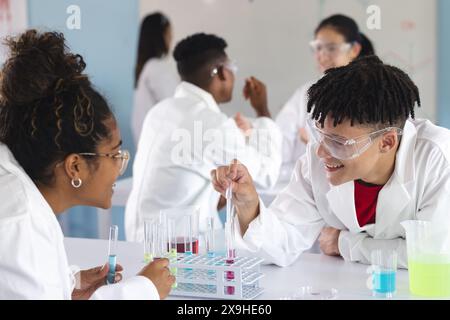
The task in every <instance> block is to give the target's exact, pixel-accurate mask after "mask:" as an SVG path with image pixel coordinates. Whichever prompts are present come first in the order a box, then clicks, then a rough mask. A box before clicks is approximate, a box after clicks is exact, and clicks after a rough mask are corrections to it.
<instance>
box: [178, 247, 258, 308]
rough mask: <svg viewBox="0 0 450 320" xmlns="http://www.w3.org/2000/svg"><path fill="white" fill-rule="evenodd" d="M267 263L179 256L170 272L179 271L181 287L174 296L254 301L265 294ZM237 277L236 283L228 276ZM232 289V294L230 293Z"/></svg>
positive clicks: (238, 258) (234, 279)
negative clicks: (262, 268) (263, 281)
mask: <svg viewBox="0 0 450 320" xmlns="http://www.w3.org/2000/svg"><path fill="white" fill-rule="evenodd" d="M262 262H263V259H260V258H253V257H236V258H234V262H233V263H230V261H227V258H226V257H225V256H215V257H211V256H210V255H206V254H205V255H185V254H178V257H177V261H176V262H174V263H171V264H170V268H176V269H177V274H176V278H177V285H176V287H175V288H173V289H172V291H171V293H170V295H171V296H183V297H197V298H213V299H232V300H252V299H254V298H256V297H257V296H259V295H260V294H261V293H263V292H264V289H263V288H261V287H259V280H260V279H261V278H262V277H264V274H263V273H261V272H260V265H261V263H262ZM230 272H231V273H232V274H233V277H232V279H230V277H229V276H228V277H227V275H229V274H230ZM230 287H232V288H233V289H232V290H229V289H230Z"/></svg>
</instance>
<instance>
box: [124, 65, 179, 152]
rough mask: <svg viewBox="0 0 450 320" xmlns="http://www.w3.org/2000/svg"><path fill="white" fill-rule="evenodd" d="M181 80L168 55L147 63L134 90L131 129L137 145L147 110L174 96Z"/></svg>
mask: <svg viewBox="0 0 450 320" xmlns="http://www.w3.org/2000/svg"><path fill="white" fill-rule="evenodd" d="M179 82H180V77H179V76H178V74H177V73H176V71H175V65H174V63H173V62H172V60H170V59H169V58H168V57H164V58H159V59H157V58H153V59H150V60H149V61H147V62H146V63H145V65H144V67H143V68H142V72H141V74H140V76H139V79H138V83H137V86H136V89H135V90H134V106H133V112H132V115H131V119H132V120H131V129H132V131H133V139H134V143H135V145H136V146H137V144H138V141H139V137H140V135H141V131H142V125H143V123H144V119H145V115H146V114H147V112H148V111H149V110H150V109H151V108H153V107H154V106H155V105H156V104H157V103H158V102H160V101H162V100H164V99H166V98H169V97H172V96H173V94H174V93H175V88H176V86H177V85H178V83H179Z"/></svg>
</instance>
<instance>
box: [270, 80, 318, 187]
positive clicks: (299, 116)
mask: <svg viewBox="0 0 450 320" xmlns="http://www.w3.org/2000/svg"><path fill="white" fill-rule="evenodd" d="M313 84H314V82H308V83H306V84H305V85H303V86H301V87H300V88H298V89H297V90H296V91H295V92H294V94H293V95H292V97H291V98H290V99H289V100H288V102H286V104H285V105H284V106H283V108H281V110H280V112H279V113H278V115H277V117H276V120H275V121H276V123H277V125H278V126H279V127H280V130H281V133H282V134H283V162H282V167H281V171H280V180H282V181H284V180H289V179H290V177H291V174H292V171H293V170H294V168H295V164H296V163H297V160H298V159H299V158H300V157H301V156H302V155H303V154H304V153H305V152H306V145H305V144H304V143H303V142H302V141H301V140H300V138H299V135H298V130H299V129H300V128H306V118H307V115H308V112H307V109H308V89H309V88H310V87H311V86H312V85H313Z"/></svg>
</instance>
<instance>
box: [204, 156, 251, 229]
mask: <svg viewBox="0 0 450 320" xmlns="http://www.w3.org/2000/svg"><path fill="white" fill-rule="evenodd" d="M211 179H212V184H213V187H214V189H215V190H216V191H218V192H219V193H221V194H222V195H223V196H224V197H225V198H226V197H227V189H228V187H229V186H230V185H231V186H232V195H231V196H232V201H233V204H234V206H235V209H236V213H237V217H238V219H239V224H240V226H241V230H242V232H244V233H245V231H246V230H247V228H248V225H249V224H250V222H252V221H253V219H255V218H256V217H257V216H258V214H259V197H258V193H257V192H256V189H255V186H254V184H253V180H252V177H251V176H250V174H249V173H248V170H247V168H246V167H245V166H244V165H243V164H241V163H239V162H238V161H237V160H234V161H233V163H232V164H231V165H229V166H220V167H218V168H217V169H215V170H212V171H211ZM228 196H229V197H230V194H228ZM227 202H228V201H227Z"/></svg>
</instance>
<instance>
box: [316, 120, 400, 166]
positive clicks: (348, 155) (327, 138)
mask: <svg viewBox="0 0 450 320" xmlns="http://www.w3.org/2000/svg"><path fill="white" fill-rule="evenodd" d="M307 123H308V126H309V128H310V129H311V130H310V132H311V137H312V139H313V140H314V141H315V142H316V143H320V144H321V145H322V146H323V147H325V148H326V149H327V151H328V153H329V154H330V155H331V156H332V157H334V158H336V159H339V160H350V159H354V158H357V157H359V156H360V155H361V154H363V153H364V152H365V151H367V149H369V147H370V146H371V145H372V144H373V142H374V141H375V139H376V138H377V137H379V136H380V135H382V134H384V133H386V132H389V131H396V132H397V135H402V134H403V130H402V129H400V128H396V127H388V128H384V129H381V130H378V131H374V132H371V133H369V134H365V135H362V136H359V137H356V138H353V139H345V138H342V137H338V136H335V135H331V134H328V133H325V132H324V131H322V130H321V129H319V128H318V127H317V123H316V121H314V120H312V119H308V121H307Z"/></svg>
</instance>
